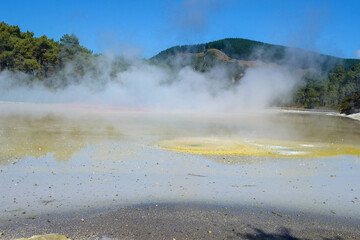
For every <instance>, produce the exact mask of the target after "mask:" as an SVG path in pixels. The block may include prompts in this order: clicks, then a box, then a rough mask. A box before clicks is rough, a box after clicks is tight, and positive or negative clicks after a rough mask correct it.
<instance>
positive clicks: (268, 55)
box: [150, 38, 360, 111]
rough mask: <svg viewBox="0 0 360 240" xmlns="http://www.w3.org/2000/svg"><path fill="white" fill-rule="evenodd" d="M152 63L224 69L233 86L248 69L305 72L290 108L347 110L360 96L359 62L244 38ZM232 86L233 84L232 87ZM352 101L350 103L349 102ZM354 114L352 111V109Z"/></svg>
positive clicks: (179, 50) (176, 50)
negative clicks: (263, 67)
mask: <svg viewBox="0 0 360 240" xmlns="http://www.w3.org/2000/svg"><path fill="white" fill-rule="evenodd" d="M150 61H152V62H154V63H155V64H160V65H165V66H167V67H170V68H171V69H175V70H176V69H181V68H183V67H185V66H191V67H192V68H193V69H194V70H196V71H199V72H210V71H211V70H212V69H213V68H214V67H219V66H220V67H221V66H223V67H225V68H223V70H224V69H226V74H227V78H223V80H224V81H230V84H237V83H238V82H241V78H242V77H243V76H244V75H245V73H246V69H247V68H252V67H254V66H261V65H271V64H272V65H281V66H283V67H287V68H288V69H289V70H294V71H296V72H298V73H299V70H300V72H301V73H302V79H303V84H302V85H301V86H299V88H298V89H297V91H296V92H295V93H294V95H293V99H292V101H291V102H290V103H289V105H288V106H296V107H306V108H314V107H324V108H338V107H339V105H340V104H341V103H342V102H343V101H344V102H343V104H342V105H341V106H342V107H341V109H347V107H348V106H350V108H351V106H352V105H354V104H353V102H355V101H353V100H352V99H357V97H358V96H359V94H360V59H345V58H339V57H334V56H329V55H324V54H320V53H316V52H312V51H308V50H304V49H299V48H292V47H285V46H280V45H273V44H268V43H263V42H258V41H252V40H248V39H242V38H226V39H222V40H218V41H214V42H209V43H203V44H196V45H184V46H175V47H171V48H168V49H166V50H164V51H162V52H160V53H159V54H157V55H156V56H154V57H152V58H151V59H150ZM230 86H231V85H230ZM349 99H350V100H349ZM351 111H352V110H351Z"/></svg>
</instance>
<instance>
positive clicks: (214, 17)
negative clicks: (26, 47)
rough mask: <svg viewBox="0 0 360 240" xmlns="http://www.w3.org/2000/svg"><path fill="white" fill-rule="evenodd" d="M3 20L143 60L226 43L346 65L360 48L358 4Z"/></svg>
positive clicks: (71, 7) (187, 8)
mask: <svg viewBox="0 0 360 240" xmlns="http://www.w3.org/2000/svg"><path fill="white" fill-rule="evenodd" d="M0 21H4V22H6V23H8V24H10V25H18V26H19V27H20V28H21V29H22V30H23V31H26V30H29V31H32V32H34V33H35V36H41V35H43V34H45V35H46V36H48V37H49V38H54V39H55V40H59V39H60V38H61V36H62V35H64V34H66V33H69V34H70V33H74V34H75V35H77V36H78V37H79V39H80V43H81V44H82V45H83V46H85V47H87V48H89V49H91V50H93V51H94V52H96V53H104V52H115V53H116V54H125V55H136V56H139V57H151V56H153V55H155V54H156V53H158V52H159V51H161V50H164V49H166V48H168V47H171V46H174V45H183V44H194V43H203V42H209V41H213V40H218V39H222V38H227V37H239V38H247V39H252V40H258V41H262V42H267V43H273V44H281V45H287V46H293V47H300V48H305V49H310V50H314V51H318V52H321V53H325V54H330V55H335V56H340V57H347V58H355V57H356V51H357V50H358V49H360V27H359V24H360V1H357V0H353V1H352V0H343V1H340V0H339V1H335V0H328V1H324V0H323V1H320V0H313V1H310V0H298V1H295V0H222V1H221V0H172V1H171V0H152V1H145V0H143V1H141V0H132V1H120V0H118V1H116V0H102V1H100V0H98V1H94V0H87V1H86V0H72V1H69V0H62V1H51V0H32V1H26V0H23V1H16V0H12V1H1V8H0ZM358 57H360V56H358Z"/></svg>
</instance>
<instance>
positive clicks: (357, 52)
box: [355, 49, 360, 58]
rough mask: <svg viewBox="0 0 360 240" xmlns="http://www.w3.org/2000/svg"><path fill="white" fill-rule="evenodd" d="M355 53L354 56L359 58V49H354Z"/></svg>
mask: <svg viewBox="0 0 360 240" xmlns="http://www.w3.org/2000/svg"><path fill="white" fill-rule="evenodd" d="M355 54H356V58H360V49H358V50H356V52H355Z"/></svg>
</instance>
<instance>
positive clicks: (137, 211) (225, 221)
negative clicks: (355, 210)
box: [0, 204, 360, 240]
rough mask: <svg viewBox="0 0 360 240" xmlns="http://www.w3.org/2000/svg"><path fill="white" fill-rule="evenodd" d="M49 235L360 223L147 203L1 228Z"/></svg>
mask: <svg viewBox="0 0 360 240" xmlns="http://www.w3.org/2000/svg"><path fill="white" fill-rule="evenodd" d="M50 233H57V234H61V235H65V236H66V237H68V238H69V239H73V240H74V239H98V240H100V239H103V240H109V239H172V240H173V239H293V240H295V239H360V221H359V220H355V219H348V218H344V217H339V216H336V214H334V215H333V216H317V215H312V214H306V213H303V212H286V211H279V210H275V209H271V208H260V207H239V206H218V205H204V204H148V205H139V206H131V207H124V208H117V209H100V210H96V211H93V212H73V213H68V214H63V215H56V216H51V215H46V216H38V217H36V218H32V219H22V220H17V221H11V222H8V223H6V224H2V225H1V227H0V234H1V236H0V238H1V239H18V238H30V237H31V236H33V235H43V234H50ZM39 239H44V240H46V239H53V238H39ZM59 239H62V238H59Z"/></svg>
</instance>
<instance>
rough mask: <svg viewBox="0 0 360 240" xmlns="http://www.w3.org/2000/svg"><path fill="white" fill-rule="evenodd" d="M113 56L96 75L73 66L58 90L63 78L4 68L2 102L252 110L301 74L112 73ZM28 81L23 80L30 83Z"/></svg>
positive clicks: (143, 68) (280, 96) (156, 69)
mask: <svg viewBox="0 0 360 240" xmlns="http://www.w3.org/2000/svg"><path fill="white" fill-rule="evenodd" d="M112 61H113V58H111V57H106V56H102V57H101V58H98V59H97V60H96V62H95V63H93V65H94V66H97V69H96V72H97V73H98V74H97V75H96V77H94V76H92V75H91V74H85V75H84V76H83V77H82V78H81V79H77V78H76V79H75V78H74V77H73V76H72V75H71V74H70V72H71V71H70V70H69V69H71V66H69V68H68V71H69V72H68V73H65V78H66V81H67V82H69V83H71V84H69V85H67V86H66V87H64V88H57V89H56V90H54V89H51V88H49V87H47V86H46V85H47V84H48V85H51V86H56V85H60V81H63V80H61V79H60V78H56V77H53V78H51V79H49V80H47V82H44V83H43V82H39V81H37V82H35V83H31V81H29V80H28V78H29V76H28V75H25V74H15V73H11V72H8V71H3V72H1V73H0V101H15V102H41V103H79V104H99V105H110V106H119V107H128V108H146V109H153V110H197V111H198V110H204V111H228V110H244V109H247V110H252V109H261V108H266V107H269V106H270V105H271V104H272V103H273V102H274V101H279V100H281V101H284V100H286V99H287V98H289V97H290V96H291V95H292V93H293V90H294V88H295V87H296V85H297V84H298V83H299V80H300V76H298V75H296V74H294V72H293V71H292V72H290V71H288V70H287V69H286V68H283V67H281V66H278V65H271V64H269V65H264V64H258V65H257V66H255V67H254V68H248V69H247V70H246V72H245V75H244V76H243V77H242V79H241V80H240V81H239V82H238V83H232V82H231V79H229V77H228V76H227V75H226V69H224V68H223V67H220V66H219V67H214V68H213V69H212V70H211V71H209V72H206V73H200V72H197V71H194V70H193V69H192V68H191V67H183V68H181V69H180V70H178V71H171V70H169V69H168V68H164V67H161V66H157V65H153V64H150V63H148V62H147V61H143V60H134V59H132V60H128V61H131V63H130V66H129V67H128V68H127V70H125V71H122V72H119V73H117V74H116V75H115V76H113V74H112V73H111V67H110V66H111V64H112ZM29 82H30V84H25V83H29Z"/></svg>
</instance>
